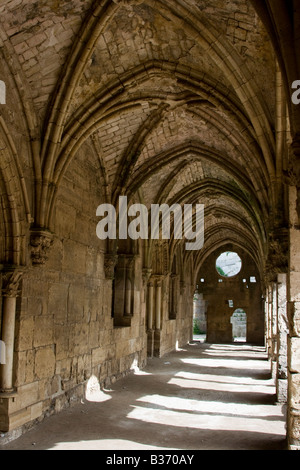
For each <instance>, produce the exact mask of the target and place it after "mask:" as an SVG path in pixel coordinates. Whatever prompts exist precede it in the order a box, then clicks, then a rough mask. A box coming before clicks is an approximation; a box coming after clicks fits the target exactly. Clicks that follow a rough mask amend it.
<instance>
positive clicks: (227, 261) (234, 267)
mask: <svg viewBox="0 0 300 470" xmlns="http://www.w3.org/2000/svg"><path fill="white" fill-rule="evenodd" d="M216 269H217V271H218V273H219V274H220V276H223V277H234V276H236V275H237V274H239V272H240V271H241V269H242V260H241V258H240V257H239V255H238V254H237V253H232V252H231V251H227V252H226V253H223V254H222V255H221V256H219V258H218V259H217V261H216Z"/></svg>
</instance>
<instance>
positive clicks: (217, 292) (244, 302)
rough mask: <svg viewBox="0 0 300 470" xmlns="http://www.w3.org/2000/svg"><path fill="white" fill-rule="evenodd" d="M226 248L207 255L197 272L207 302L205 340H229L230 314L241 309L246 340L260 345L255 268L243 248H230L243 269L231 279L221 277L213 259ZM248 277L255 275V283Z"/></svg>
mask: <svg viewBox="0 0 300 470" xmlns="http://www.w3.org/2000/svg"><path fill="white" fill-rule="evenodd" d="M225 251H227V250H226V247H224V248H223V249H222V250H219V251H217V252H215V253H213V254H212V255H210V256H209V257H208V258H207V259H206V261H205V262H204V263H203V265H202V267H201V269H200V273H199V279H201V278H202V279H204V282H201V283H199V291H200V292H201V293H202V294H203V299H204V300H205V301H207V342H209V343H230V342H232V341H233V335H232V323H231V317H232V315H233V313H234V312H235V310H237V309H243V310H244V311H245V312H246V314H247V341H248V342H249V343H254V344H262V345H263V344H264V312H263V308H262V305H263V304H262V290H261V283H260V276H259V273H258V270H257V267H256V266H255V263H254V262H253V260H252V259H251V258H250V256H249V255H247V254H246V253H245V252H244V251H242V250H234V249H233V251H238V254H239V256H240V257H241V259H242V269H241V271H240V273H239V274H238V275H236V276H234V277H232V278H226V277H223V276H220V275H219V273H218V272H217V270H216V260H217V258H218V256H219V255H220V254H221V253H222V252H225ZM250 277H255V279H256V282H255V283H252V282H250ZM229 301H232V304H230V303H229Z"/></svg>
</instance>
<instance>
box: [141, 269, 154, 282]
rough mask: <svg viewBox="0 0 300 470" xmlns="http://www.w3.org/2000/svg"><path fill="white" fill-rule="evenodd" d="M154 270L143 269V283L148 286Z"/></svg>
mask: <svg viewBox="0 0 300 470" xmlns="http://www.w3.org/2000/svg"><path fill="white" fill-rule="evenodd" d="M151 274H152V269H149V268H143V271H142V276H143V283H144V285H146V284H147V283H148V281H149V279H150V277H151Z"/></svg>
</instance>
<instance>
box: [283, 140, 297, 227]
mask: <svg viewBox="0 0 300 470" xmlns="http://www.w3.org/2000/svg"><path fill="white" fill-rule="evenodd" d="M284 176H285V182H286V184H288V185H289V186H295V187H296V188H297V201H296V210H297V215H298V228H300V135H297V136H296V137H295V138H294V140H293V143H292V144H291V148H290V155H289V166H288V170H287V171H285V172H284Z"/></svg>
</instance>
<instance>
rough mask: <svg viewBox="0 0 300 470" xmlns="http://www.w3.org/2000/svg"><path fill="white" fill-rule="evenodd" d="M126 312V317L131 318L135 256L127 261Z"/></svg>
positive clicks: (129, 257)
mask: <svg viewBox="0 0 300 470" xmlns="http://www.w3.org/2000/svg"><path fill="white" fill-rule="evenodd" d="M125 263H126V264H125V311H124V315H125V316H127V317H131V316H132V315H133V311H132V295H133V292H132V291H133V272H134V256H128V257H127V258H126V261H125Z"/></svg>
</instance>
